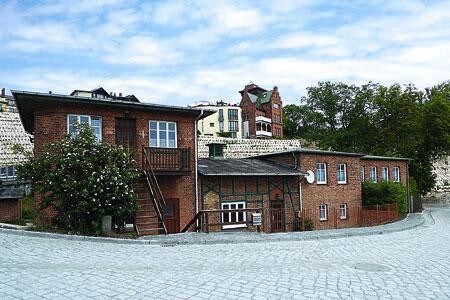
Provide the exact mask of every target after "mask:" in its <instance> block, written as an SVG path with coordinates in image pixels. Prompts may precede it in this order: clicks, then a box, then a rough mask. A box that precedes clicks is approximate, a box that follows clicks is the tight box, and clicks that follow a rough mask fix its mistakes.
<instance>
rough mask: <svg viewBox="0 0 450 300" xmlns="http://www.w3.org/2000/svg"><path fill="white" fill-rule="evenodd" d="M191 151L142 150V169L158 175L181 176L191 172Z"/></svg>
mask: <svg viewBox="0 0 450 300" xmlns="http://www.w3.org/2000/svg"><path fill="white" fill-rule="evenodd" d="M190 153H191V151H190V149H189V148H151V147H143V149H142V154H143V155H142V167H143V169H144V170H152V171H153V172H154V173H155V174H157V175H181V174H184V173H189V172H190V171H191V159H190V158H191V155H190Z"/></svg>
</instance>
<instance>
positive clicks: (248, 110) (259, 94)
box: [239, 83, 283, 138]
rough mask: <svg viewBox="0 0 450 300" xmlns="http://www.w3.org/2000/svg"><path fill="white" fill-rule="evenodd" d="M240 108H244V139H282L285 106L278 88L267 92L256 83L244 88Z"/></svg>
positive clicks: (241, 92)
mask: <svg viewBox="0 0 450 300" xmlns="http://www.w3.org/2000/svg"><path fill="white" fill-rule="evenodd" d="M239 93H240V94H241V102H240V104H239V106H240V107H241V108H242V126H243V137H244V138H272V137H275V138H282V137H283V104H282V101H281V97H280V93H279V92H278V87H276V86H275V87H274V88H273V89H272V90H266V89H264V88H262V87H260V86H258V85H256V84H254V83H249V84H248V85H246V86H245V87H244V89H243V90H242V91H239Z"/></svg>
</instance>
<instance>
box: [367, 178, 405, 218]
mask: <svg viewBox="0 0 450 300" xmlns="http://www.w3.org/2000/svg"><path fill="white" fill-rule="evenodd" d="M406 198H407V197H406V188H405V187H404V186H403V185H402V184H401V183H397V182H392V181H380V182H371V181H365V182H363V184H362V203H363V205H364V206H367V205H383V204H393V203H396V204H397V210H398V212H399V213H404V212H405V211H406V208H407V205H406V204H407V199H406Z"/></svg>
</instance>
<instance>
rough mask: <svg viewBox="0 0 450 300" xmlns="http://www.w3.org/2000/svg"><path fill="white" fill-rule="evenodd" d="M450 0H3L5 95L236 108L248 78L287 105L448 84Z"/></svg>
mask: <svg viewBox="0 0 450 300" xmlns="http://www.w3.org/2000/svg"><path fill="white" fill-rule="evenodd" d="M449 16H450V1H414V0H411V1H383V0H367V1H320V0H311V1H309V0H299V1H296V0H289V1H285V0H280V1H273V0H272V1H265V0H260V1H220V0H214V1H212V0H210V1H202V0H198V1H188V0H185V1H176V0H174V1H133V0H97V1H96V0H80V1H65V0H54V1H5V0H0V87H6V88H8V89H21V90H31V91H41V92H47V91H49V90H51V91H53V92H54V93H63V94H68V93H70V92H71V91H72V90H74V89H92V88H95V87H97V86H103V87H104V88H105V89H106V90H108V91H112V92H116V93H119V92H122V93H124V94H130V93H134V94H135V95H137V96H138V98H140V99H141V100H143V101H146V102H155V103H166V104H174V105H175V104H176V105H188V104H192V103H194V102H196V101H201V100H210V101H215V100H220V99H223V100H225V101H229V102H238V101H239V94H238V91H239V90H241V89H242V88H243V87H244V85H245V84H247V83H248V82H250V81H253V82H254V83H256V84H258V85H260V86H262V87H266V88H272V87H273V86H275V85H276V86H278V87H279V90H280V93H281V97H282V99H283V101H284V103H296V102H298V100H299V99H300V97H301V96H304V95H305V94H306V87H307V86H311V85H315V84H316V83H317V82H318V81H324V80H331V81H343V82H347V83H355V84H361V83H366V82H368V81H373V82H378V83H382V84H393V83H400V84H407V83H410V82H412V83H414V84H416V86H418V87H419V88H425V87H428V86H431V85H434V84H438V83H440V82H443V81H445V80H449V79H450V18H449Z"/></svg>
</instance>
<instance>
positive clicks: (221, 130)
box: [219, 121, 223, 132]
mask: <svg viewBox="0 0 450 300" xmlns="http://www.w3.org/2000/svg"><path fill="white" fill-rule="evenodd" d="M219 130H220V132H223V121H220V122H219Z"/></svg>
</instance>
